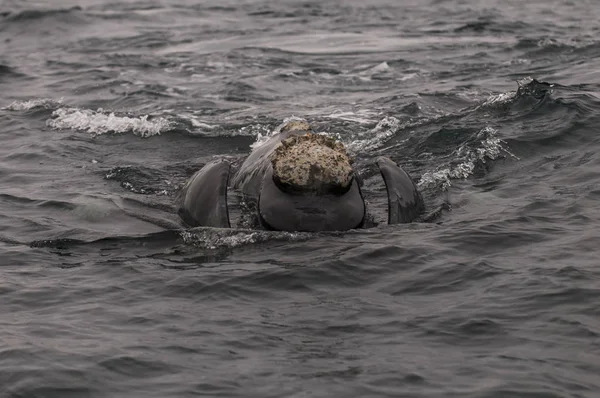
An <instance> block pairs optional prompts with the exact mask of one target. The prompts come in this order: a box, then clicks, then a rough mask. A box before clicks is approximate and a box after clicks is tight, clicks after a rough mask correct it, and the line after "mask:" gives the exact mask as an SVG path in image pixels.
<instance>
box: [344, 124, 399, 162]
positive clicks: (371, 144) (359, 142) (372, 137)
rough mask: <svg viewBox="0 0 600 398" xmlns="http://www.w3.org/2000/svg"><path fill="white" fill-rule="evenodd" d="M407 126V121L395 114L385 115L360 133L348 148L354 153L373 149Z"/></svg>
mask: <svg viewBox="0 0 600 398" xmlns="http://www.w3.org/2000/svg"><path fill="white" fill-rule="evenodd" d="M407 126H408V123H407V122H401V121H400V120H399V119H397V118H395V117H393V116H387V117H384V118H383V119H381V120H380V121H379V123H377V126H375V127H374V128H373V129H371V130H367V131H365V132H361V133H359V134H358V136H357V137H356V139H354V140H353V141H351V142H349V143H348V144H347V145H346V148H347V149H348V151H350V153H352V154H356V153H359V152H368V151H372V150H374V149H377V148H378V147H380V146H381V145H382V144H383V143H385V142H386V141H387V140H389V139H390V138H392V137H393V136H394V135H395V134H396V133H397V132H398V131H399V130H400V129H403V128H405V127H407Z"/></svg>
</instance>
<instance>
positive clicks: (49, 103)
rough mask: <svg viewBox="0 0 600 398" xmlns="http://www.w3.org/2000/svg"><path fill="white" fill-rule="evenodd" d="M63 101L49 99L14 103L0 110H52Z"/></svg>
mask: <svg viewBox="0 0 600 398" xmlns="http://www.w3.org/2000/svg"><path fill="white" fill-rule="evenodd" d="M62 101H63V99H62V98H61V99H59V100H53V99H51V98H37V99H34V100H27V101H14V102H13V103H11V104H10V105H8V106H6V107H4V108H2V110H7V111H29V110H31V109H34V108H44V109H54V108H58V107H59V106H61V105H62Z"/></svg>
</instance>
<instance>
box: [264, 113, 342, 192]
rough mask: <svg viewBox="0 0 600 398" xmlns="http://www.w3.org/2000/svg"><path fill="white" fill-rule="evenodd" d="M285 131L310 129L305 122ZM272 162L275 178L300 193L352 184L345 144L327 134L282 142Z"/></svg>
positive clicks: (310, 134) (294, 138)
mask: <svg viewBox="0 0 600 398" xmlns="http://www.w3.org/2000/svg"><path fill="white" fill-rule="evenodd" d="M296 124H298V125H296ZM285 128H286V129H290V130H291V129H293V130H303V131H306V130H310V126H309V125H308V124H307V123H305V122H300V123H294V126H286V127H285ZM271 163H272V166H273V175H274V176H275V177H276V178H277V179H278V180H279V182H281V183H283V184H285V185H289V186H291V187H293V188H294V189H297V190H301V191H318V190H321V189H322V188H324V187H328V188H340V189H344V188H347V187H348V186H349V185H350V183H351V182H352V176H353V171H352V165H351V163H352V162H351V160H350V158H349V156H348V154H347V153H346V150H345V148H344V146H343V144H342V143H341V142H339V141H336V140H335V139H333V138H331V137H327V136H324V135H317V134H313V133H311V132H307V133H306V134H303V135H293V136H291V137H289V138H287V139H285V140H283V141H282V144H281V146H279V147H278V148H277V149H276V150H275V152H274V153H273V156H272V157H271Z"/></svg>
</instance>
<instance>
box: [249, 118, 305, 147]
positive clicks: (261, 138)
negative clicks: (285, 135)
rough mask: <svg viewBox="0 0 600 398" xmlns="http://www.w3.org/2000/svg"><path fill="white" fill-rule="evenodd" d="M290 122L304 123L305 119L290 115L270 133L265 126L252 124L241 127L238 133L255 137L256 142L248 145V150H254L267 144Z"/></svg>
mask: <svg viewBox="0 0 600 398" xmlns="http://www.w3.org/2000/svg"><path fill="white" fill-rule="evenodd" d="M291 121H302V122H306V119H304V118H301V117H298V116H294V115H292V116H290V117H288V118H286V119H284V120H283V122H281V124H280V125H279V126H277V127H276V128H275V129H274V130H273V131H270V130H269V129H268V127H266V126H265V125H262V124H252V125H249V126H246V127H242V128H241V129H240V133H243V135H248V133H247V132H248V131H250V133H251V134H252V135H255V136H256V141H254V142H253V143H252V144H250V148H251V149H252V150H254V149H256V148H258V147H260V146H261V145H262V144H264V143H265V142H267V141H268V140H269V138H271V137H273V136H274V135H275V134H279V133H280V132H281V129H282V128H283V127H284V126H285V125H286V124H288V123H289V122H291Z"/></svg>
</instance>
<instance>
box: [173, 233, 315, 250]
mask: <svg viewBox="0 0 600 398" xmlns="http://www.w3.org/2000/svg"><path fill="white" fill-rule="evenodd" d="M179 234H180V236H181V238H182V239H183V241H184V243H185V244H188V245H193V246H196V247H201V248H203V249H209V250H215V249H222V248H234V247H240V246H245V245H251V244H256V243H261V242H267V241H286V242H293V241H302V240H307V239H310V237H311V235H310V234H309V233H306V232H284V231H246V230H234V229H217V228H203V227H200V228H194V229H191V230H184V231H181V232H180V233H179Z"/></svg>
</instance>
